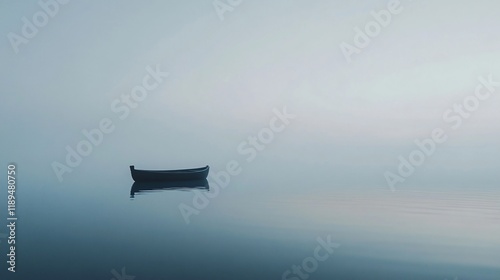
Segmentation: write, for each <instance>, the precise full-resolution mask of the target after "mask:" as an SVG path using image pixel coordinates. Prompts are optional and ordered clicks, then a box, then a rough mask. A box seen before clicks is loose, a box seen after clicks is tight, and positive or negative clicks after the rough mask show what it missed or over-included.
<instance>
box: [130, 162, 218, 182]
mask: <svg viewBox="0 0 500 280" xmlns="http://www.w3.org/2000/svg"><path fill="white" fill-rule="evenodd" d="M209 169H210V168H209V166H208V165H207V166H205V167H200V168H192V169H178V170H139V169H135V167H134V166H133V165H131V166H130V172H131V173H132V179H134V181H135V182H172V181H173V182H175V181H193V180H204V179H206V178H207V176H208V170H209Z"/></svg>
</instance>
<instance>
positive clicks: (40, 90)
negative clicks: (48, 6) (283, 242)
mask: <svg viewBox="0 0 500 280" xmlns="http://www.w3.org/2000/svg"><path fill="white" fill-rule="evenodd" d="M223 2H225V1H223ZM388 2H389V1H323V0H321V1H298V0H286V1H285V0H276V1H249V0H243V1H242V3H241V4H240V5H239V6H236V7H234V8H233V11H230V12H226V13H224V15H223V17H224V20H221V19H220V18H219V16H218V15H217V12H216V9H215V8H214V6H213V3H212V1H211V0H206V1H201V0H192V1H159V0H158V1H76V0H75V1H69V3H67V4H64V5H60V7H59V11H58V12H57V13H56V15H55V16H54V17H51V18H50V19H49V21H48V23H47V25H45V26H44V27H41V28H39V30H38V32H37V33H36V35H35V36H34V37H33V38H31V39H29V42H28V43H27V44H21V45H19V46H18V48H19V52H18V53H17V54H16V53H15V51H14V49H13V47H12V45H11V43H10V41H9V38H8V34H9V33H10V32H14V33H16V34H19V35H20V34H21V29H22V27H23V21H22V20H21V19H22V18H23V17H26V18H28V19H29V20H31V18H32V16H33V14H35V13H36V12H37V11H40V10H41V7H40V6H39V5H38V4H37V3H38V2H37V1H20V2H13V1H1V2H0V18H1V19H0V21H1V23H2V24H1V25H0V34H2V36H3V38H4V39H3V40H2V41H1V43H0V61H1V63H0V75H1V77H2V78H1V88H2V93H1V95H0V96H1V98H0V119H1V122H0V129H1V131H2V133H1V135H2V136H1V139H0V146H1V150H0V156H1V158H2V160H3V164H4V165H6V164H7V163H8V162H10V161H14V162H18V163H19V165H21V166H24V167H21V168H20V170H23V169H24V170H26V171H25V172H31V174H33V178H31V179H32V180H39V181H41V182H45V183H55V182H57V179H56V177H55V176H53V172H52V168H51V163H52V162H53V161H60V162H63V161H64V157H65V154H66V151H65V147H66V146H67V145H70V146H75V145H76V143H78V141H80V140H81V139H83V136H82V133H81V130H82V129H92V128H96V127H97V126H98V124H99V121H100V120H101V119H102V118H110V119H112V120H113V123H114V124H115V125H116V129H115V131H113V132H112V133H111V134H109V135H106V137H105V139H104V142H103V144H102V145H100V146H98V147H95V149H94V151H93V153H92V154H91V155H90V156H89V157H87V158H85V161H84V163H83V164H82V166H81V167H78V168H79V169H81V170H82V172H83V170H89V166H93V165H100V166H103V168H107V167H106V166H107V165H110V164H115V163H116V162H120V164H123V166H119V168H120V169H124V170H125V171H126V168H127V165H128V164H129V163H137V164H143V165H149V166H155V164H166V163H167V165H171V166H175V162H172V161H175V160H177V161H178V162H181V163H182V164H184V165H204V164H205V163H206V162H207V161H208V162H210V161H211V160H214V158H216V160H218V161H220V162H221V163H224V162H226V161H227V160H230V159H232V158H237V157H238V154H237V151H236V147H237V146H238V144H239V143H240V142H241V141H244V140H245V139H246V138H247V137H248V136H249V135H254V134H256V133H257V132H258V131H259V130H260V129H261V128H263V127H266V126H267V123H268V121H269V119H270V118H271V117H272V115H273V113H272V110H273V108H279V109H281V108H283V107H285V106H286V107H287V109H288V111H289V112H290V113H293V114H295V115H296V116H297V117H296V119H295V120H294V121H293V122H292V124H290V126H289V127H287V129H286V131H284V132H283V133H282V134H279V135H277V136H276V139H275V140H274V142H273V143H272V146H270V147H269V148H268V149H267V150H266V151H265V153H263V154H262V157H264V158H266V156H268V157H269V160H271V161H276V162H278V163H279V162H280V161H282V162H285V161H286V162H300V163H302V164H305V165H311V166H316V165H327V166H329V168H325V169H331V168H338V170H351V171H352V170H353V169H355V168H365V169H370V168H373V170H374V171H371V172H373V176H368V177H366V178H365V179H366V182H367V183H374V184H383V183H384V177H383V175H382V173H383V171H385V170H393V169H395V168H396V166H397V164H398V161H397V158H398V156H399V155H403V156H407V155H408V154H409V153H410V152H411V151H412V150H413V149H414V148H415V145H414V143H413V141H414V140H415V139H423V138H427V137H429V136H430V133H431V132H432V130H433V129H435V128H443V129H444V130H445V131H446V132H447V134H448V136H449V140H448V141H447V142H446V143H444V144H443V145H442V146H440V147H439V148H438V149H439V150H438V151H437V152H436V154H435V155H433V157H432V159H431V160H430V161H429V162H428V165H426V167H425V168H426V170H428V173H425V174H427V175H428V177H429V178H431V177H433V176H435V177H439V176H437V175H436V173H435V172H433V170H434V171H439V172H441V171H442V172H444V173H443V174H448V175H449V174H461V175H463V176H468V177H469V178H473V179H471V180H473V181H470V182H469V183H473V182H478V184H485V185H487V184H491V183H492V182H495V180H496V182H498V178H499V177H498V174H496V173H497V172H496V171H495V170H496V169H497V168H498V166H499V164H500V160H499V158H500V150H499V145H498V143H499V140H500V133H499V130H498V127H499V124H500V122H499V120H500V111H499V110H498V108H499V105H500V87H497V91H496V93H495V94H493V95H492V96H491V97H490V98H488V99H487V100H485V101H481V103H480V105H479V107H478V109H477V111H475V112H473V113H472V116H471V117H470V118H469V119H467V120H464V123H463V124H462V125H461V126H460V128H458V129H456V130H453V129H451V124H452V123H451V124H450V123H447V122H445V120H443V114H444V112H446V111H447V110H448V109H450V108H453V105H454V104H455V103H462V102H463V100H464V98H465V97H467V96H468V95H472V94H473V93H474V90H475V89H476V87H477V86H478V85H479V80H478V77H480V76H483V77H488V76H489V75H490V74H491V75H492V76H493V80H494V81H500V64H499V62H500V37H499V36H498V26H500V18H499V17H498V11H499V8H500V3H499V2H498V1H493V0H491V1H474V2H473V1H410V0H404V1H401V2H400V3H401V4H400V6H401V7H402V11H401V12H400V13H399V14H397V15H393V16H392V18H391V22H390V24H388V26H387V27H383V28H382V29H381V32H380V34H379V35H378V36H376V37H374V38H371V42H370V43H369V44H368V46H366V47H364V48H362V49H361V52H360V53H359V54H355V55H353V56H352V62H351V63H348V61H347V60H346V58H345V57H344V55H343V53H342V51H341V48H340V47H339V46H340V44H341V43H342V42H346V43H348V44H354V43H353V41H354V39H353V38H354V36H355V31H354V28H355V27H359V28H361V29H363V28H364V27H365V25H366V24H367V23H368V22H370V21H372V20H373V16H372V15H371V14H370V12H371V11H380V10H382V9H386V8H387V3H388ZM156 65H159V68H160V69H161V70H162V71H165V72H169V73H170V75H169V77H168V78H166V79H165V81H164V82H163V83H161V84H160V86H159V87H158V88H157V89H155V90H152V91H151V92H149V94H148V96H147V98H145V100H144V101H142V102H140V103H139V105H138V106H137V108H135V109H133V110H131V113H130V115H129V116H128V117H127V118H126V119H124V120H120V119H119V118H118V115H117V114H116V113H114V112H113V111H112V109H111V107H110V106H111V104H112V102H113V101H114V100H115V99H117V98H120V96H121V95H123V94H130V92H131V90H132V88H134V87H135V86H137V85H140V84H141V82H142V80H143V78H144V76H146V75H147V71H146V67H147V66H152V67H155V66H156ZM266 153H267V154H266ZM273 153H274V154H273ZM274 155H276V156H274ZM171 159H172V160H171ZM266 159H267V158H266ZM198 163H200V164H198ZM221 166H223V165H221ZM216 167H217V166H216ZM219 167H220V166H219ZM117 168H118V167H117ZM467 172H469V173H467ZM353 173H354V171H353ZM368 173H370V172H368ZM370 174H371V173H370ZM421 175H424V173H421ZM448 175H445V176H448ZM353 177H356V176H354V175H353ZM68 180H71V175H68ZM357 180H359V182H361V183H362V179H359V178H358V179H357ZM482 180H483V181H482ZM452 181H453V180H452ZM436 182H440V183H442V180H438V181H436Z"/></svg>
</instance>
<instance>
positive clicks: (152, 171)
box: [130, 165, 209, 173]
mask: <svg viewBox="0 0 500 280" xmlns="http://www.w3.org/2000/svg"><path fill="white" fill-rule="evenodd" d="M130 168H131V169H132V170H133V171H134V172H136V171H138V172H145V173H195V172H196V173H197V172H204V171H206V170H207V169H208V168H209V166H208V165H207V166H204V167H198V168H189V169H176V170H144V169H135V167H134V165H131V166H130Z"/></svg>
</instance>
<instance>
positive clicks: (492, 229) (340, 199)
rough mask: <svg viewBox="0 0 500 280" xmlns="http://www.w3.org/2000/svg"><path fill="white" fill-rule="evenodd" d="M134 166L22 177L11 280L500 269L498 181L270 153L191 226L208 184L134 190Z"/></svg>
mask: <svg viewBox="0 0 500 280" xmlns="http://www.w3.org/2000/svg"><path fill="white" fill-rule="evenodd" d="M123 165H124V166H123V168H118V167H117V168H115V169H112V171H114V172H111V173H108V172H102V171H98V170H92V169H90V168H89V169H88V170H86V169H85V168H83V167H82V172H81V173H80V175H78V174H75V176H74V177H73V178H72V179H70V180H72V181H73V182H74V183H71V184H70V185H65V186H63V185H53V186H40V185H37V184H36V182H29V180H30V179H29V178H28V179H26V180H23V181H22V180H21V179H20V180H19V189H18V204H19V208H18V215H19V222H18V229H17V230H18V236H17V238H18V257H17V272H16V273H15V274H7V273H6V272H5V271H2V275H7V276H8V278H4V277H2V279H113V278H115V279H117V280H120V279H132V278H127V277H128V276H135V278H134V279H136V280H141V279H294V280H295V279H436V280H442V279H500V278H499V277H500V237H499V236H500V204H499V200H500V192H499V191H498V190H494V189H492V188H482V189H473V188H463V187H462V188H452V187H446V188H443V187H434V188H421V189H418V188H408V189H401V190H398V191H396V192H391V191H390V190H389V189H388V188H387V187H386V186H348V185H346V186H342V185H339V184H337V183H335V182H334V181H332V180H331V177H330V176H329V175H328V174H323V176H324V178H323V179H324V180H321V178H320V179H317V178H316V179H315V180H314V181H315V182H316V183H307V179H306V178H304V177H303V176H301V175H300V174H296V175H293V174H291V173H288V175H289V176H287V171H286V170H280V169H279V168H278V169H277V172H279V173H278V174H280V175H279V176H277V175H276V174H271V173H269V172H268V173H266V172H262V170H264V169H266V168H264V167H265V164H261V165H254V166H253V167H252V166H249V167H248V168H246V169H244V170H243V172H242V173H241V174H240V175H238V176H234V177H232V178H231V182H230V184H229V186H228V187H226V188H225V189H222V190H221V191H220V193H219V194H218V195H213V194H214V191H215V190H214V182H213V180H209V182H210V184H211V187H210V191H209V193H208V194H209V195H211V196H212V198H210V199H209V204H208V206H207V207H206V208H204V209H202V210H200V212H199V213H198V214H195V215H192V216H190V217H189V218H190V223H189V225H188V224H186V222H185V220H184V218H183V216H182V215H181V213H180V210H179V205H180V204H181V203H184V204H185V205H189V206H192V205H193V198H194V197H195V195H196V194H197V192H193V191H181V190H164V191H154V192H141V193H138V194H136V195H135V197H134V198H133V199H132V198H130V188H131V186H132V180H131V178H130V175H129V174H128V170H127V165H126V164H123ZM221 166H223V165H222V164H221ZM257 166H259V167H260V168H263V169H258V168H257ZM267 168H268V169H271V168H272V166H271V165H269V166H267ZM86 171H88V173H87V172H86ZM216 171H217V170H216V168H212V172H216ZM305 171H307V170H305ZM309 171H310V172H311V174H314V172H317V171H314V170H312V169H311V170H309ZM92 172H94V173H92ZM318 176H319V174H318ZM299 178H302V179H299ZM199 194H207V191H204V190H199V191H198V195H199ZM2 207H4V205H2ZM318 239H321V240H323V241H328V240H330V242H333V243H337V244H338V247H336V248H335V249H332V250H333V252H328V251H327V249H324V248H323V249H320V251H319V254H320V255H321V256H322V258H325V256H328V258H327V259H326V260H323V261H321V260H315V261H313V260H312V259H314V258H315V249H316V248H318V246H321V245H320V244H321V243H319V242H320V241H318ZM4 240H5V239H4ZM1 246H2V252H4V251H5V250H4V249H6V244H5V242H3V241H2V243H1ZM2 258H3V259H4V260H5V259H6V257H5V256H3V257H2ZM304 260H306V261H305V265H306V270H304V268H300V271H299V272H296V271H295V272H296V273H294V270H293V266H294V265H296V266H298V267H301V266H302V264H303V262H304ZM4 263H5V262H4ZM3 266H4V267H5V264H4V265H3ZM123 269H124V270H123ZM4 270H6V269H4ZM287 270H290V272H289V273H286V271H287ZM307 271H311V272H307ZM284 274H285V275H284ZM283 277H284V278H283Z"/></svg>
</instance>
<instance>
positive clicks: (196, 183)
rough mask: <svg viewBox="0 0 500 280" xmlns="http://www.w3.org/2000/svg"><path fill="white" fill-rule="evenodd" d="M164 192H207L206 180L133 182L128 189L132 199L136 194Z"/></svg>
mask: <svg viewBox="0 0 500 280" xmlns="http://www.w3.org/2000/svg"><path fill="white" fill-rule="evenodd" d="M164 190H178V191H191V190H205V191H208V190H209V185H208V181H207V179H203V180H192V181H171V182H170V181H169V182H134V184H132V187H131V188H130V197H131V198H134V197H135V194H136V193H141V192H145V193H146V192H154V191H164Z"/></svg>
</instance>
